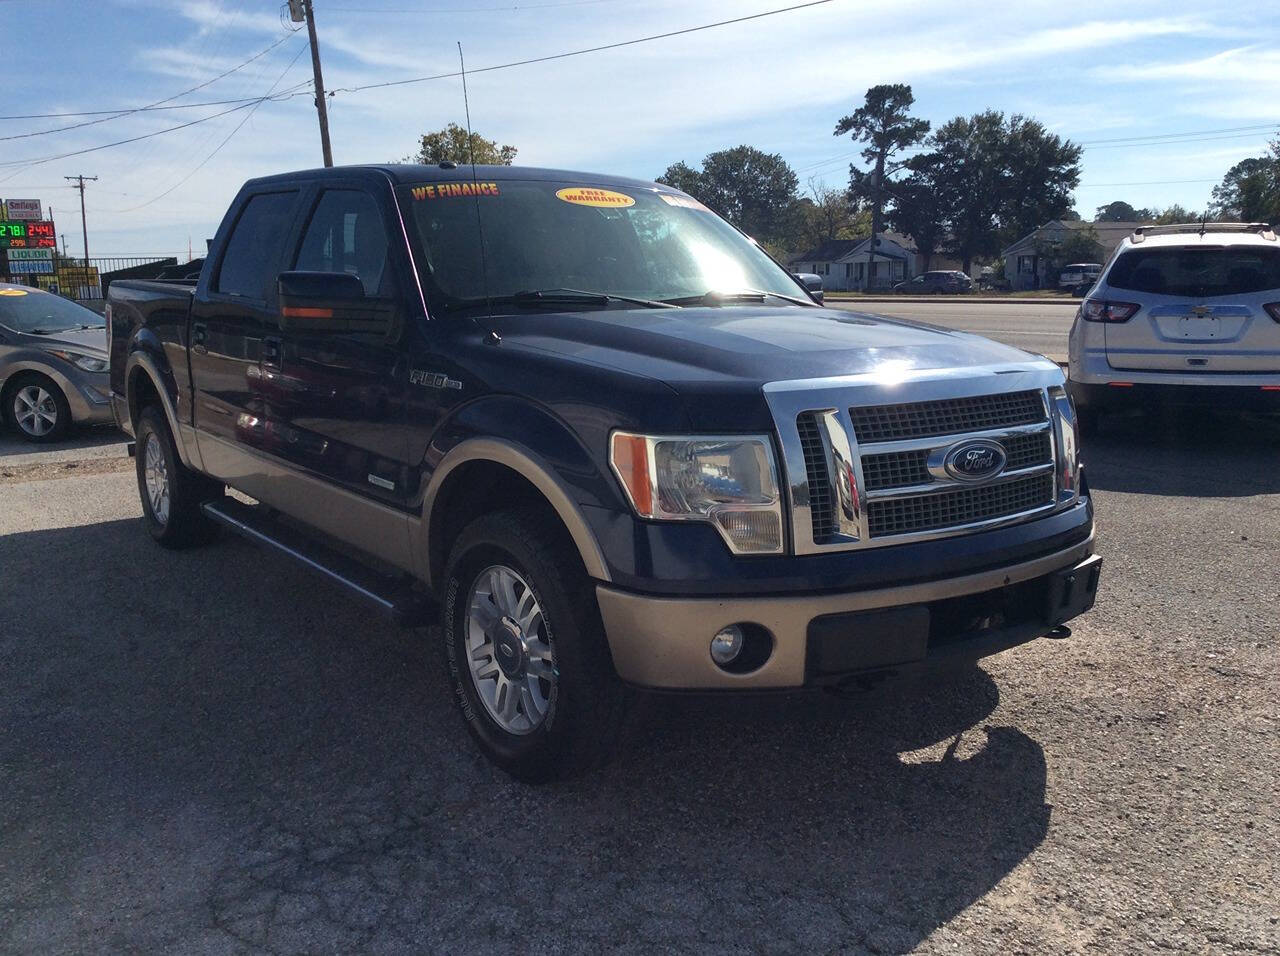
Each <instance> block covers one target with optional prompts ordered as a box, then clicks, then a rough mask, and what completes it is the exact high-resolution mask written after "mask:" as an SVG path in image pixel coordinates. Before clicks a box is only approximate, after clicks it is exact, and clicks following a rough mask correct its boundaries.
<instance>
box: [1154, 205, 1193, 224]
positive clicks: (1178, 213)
mask: <svg viewBox="0 0 1280 956" xmlns="http://www.w3.org/2000/svg"><path fill="white" fill-rule="evenodd" d="M1152 219H1154V221H1155V224H1156V225H1157V226H1176V225H1178V224H1179V223H1184V222H1199V221H1200V219H1201V214H1200V213H1198V212H1191V211H1190V210H1189V209H1185V208H1184V207H1182V206H1179V205H1178V204H1177V203H1174V204H1173V205H1172V206H1168V207H1166V208H1165V209H1161V210H1160V211H1159V212H1157V213H1156V214H1155V215H1154V216H1153V217H1152Z"/></svg>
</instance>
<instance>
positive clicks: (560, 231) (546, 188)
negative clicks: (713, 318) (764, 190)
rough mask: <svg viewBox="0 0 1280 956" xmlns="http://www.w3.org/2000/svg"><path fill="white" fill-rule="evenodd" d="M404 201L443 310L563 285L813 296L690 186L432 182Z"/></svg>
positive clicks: (619, 292)
mask: <svg viewBox="0 0 1280 956" xmlns="http://www.w3.org/2000/svg"><path fill="white" fill-rule="evenodd" d="M401 202H402V204H403V206H404V208H406V209H409V210H411V215H410V216H409V217H408V219H409V220H410V223H411V231H412V232H414V233H415V234H416V235H415V236H414V241H415V242H416V244H417V247H418V252H419V254H420V256H419V257H420V259H421V261H422V262H423V263H424V268H423V271H424V273H425V275H424V279H425V281H426V285H427V292H428V297H429V298H430V299H431V300H432V307H433V308H436V309H445V310H451V309H455V310H456V309H463V308H467V307H473V306H484V305H485V303H486V301H493V300H498V301H496V302H495V305H504V304H510V300H511V297H518V296H519V294H520V293H530V292H557V291H558V292H560V293H562V294H563V295H562V297H561V299H559V300H556V301H562V300H563V298H564V297H566V296H567V293H569V292H571V291H572V292H577V293H581V292H590V293H596V294H601V293H602V294H604V295H609V296H618V297H621V299H623V300H625V299H631V300H635V301H633V302H627V301H613V300H601V299H596V300H594V301H593V300H588V299H586V298H585V297H581V302H580V303H579V304H580V305H584V306H587V305H595V306H596V307H603V306H605V305H615V306H621V307H624V308H627V307H639V306H640V305H641V304H642V303H643V302H648V303H650V304H654V303H661V302H672V301H677V300H688V299H692V298H695V297H701V296H703V295H705V294H706V293H708V292H720V293H732V292H742V291H746V290H753V291H755V292H764V293H769V294H771V295H774V296H788V297H791V298H805V299H806V301H807V294H806V292H805V290H804V289H803V287H801V286H800V285H799V284H798V283H797V282H796V281H795V280H794V279H792V278H791V277H790V276H789V275H788V274H787V272H786V271H785V270H783V269H782V268H781V267H780V266H779V265H778V264H777V263H775V262H774V261H773V260H772V259H770V258H769V257H768V256H767V255H766V254H765V253H764V252H763V251H762V250H761V249H760V248H759V247H758V246H756V245H755V244H754V243H753V242H752V241H751V240H749V239H747V238H746V237H745V236H743V235H742V233H740V232H738V230H736V229H734V228H733V227H732V226H730V225H729V224H728V223H727V222H725V221H724V220H723V219H721V218H720V217H719V216H717V215H715V213H713V212H711V211H710V210H709V209H707V208H706V207H705V206H703V205H702V204H701V203H698V202H696V201H694V200H692V199H690V198H688V197H687V196H682V195H676V194H673V193H664V192H658V191H657V190H655V189H653V188H652V187H649V188H629V187H617V188H613V187H609V188H605V187H596V186H584V185H582V184H575V183H565V182H537V181H526V180H502V181H499V182H480V183H479V184H472V183H470V182H449V183H423V184H421V185H418V186H410V187H404V188H403V189H402V191H401ZM481 234H483V236H484V248H483V250H481V245H480V235H481ZM482 252H483V254H482ZM504 299H505V300H507V302H506V303H504V302H502V300H504ZM522 301H524V302H525V304H526V305H528V304H529V300H528V299H527V298H526V299H524V300H522ZM548 301H550V300H548ZM769 301H770V304H774V305H777V304H784V303H782V302H781V301H780V300H777V299H774V298H771V299H770V300H769ZM679 304H689V303H687V302H680V303H679Z"/></svg>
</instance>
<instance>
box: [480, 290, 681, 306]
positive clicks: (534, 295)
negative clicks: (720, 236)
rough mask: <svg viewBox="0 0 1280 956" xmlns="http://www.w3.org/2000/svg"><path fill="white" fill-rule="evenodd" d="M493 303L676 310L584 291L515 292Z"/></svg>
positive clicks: (653, 300)
mask: <svg viewBox="0 0 1280 956" xmlns="http://www.w3.org/2000/svg"><path fill="white" fill-rule="evenodd" d="M493 301H495V302H510V303H513V304H515V305H525V304H537V303H542V302H546V303H549V304H553V305H554V304H558V303H562V302H584V303H585V302H591V303H596V304H599V305H608V304H609V303H610V302H629V303H631V304H632V305H642V306H644V307H645V308H646V309H678V308H680V306H679V305H677V304H676V303H674V302H659V301H658V300H657V299H639V298H635V297H633V296H629V295H614V294H613V293H612V292H587V291H585V290H584V289H561V288H557V289H539V290H537V291H536V292H530V291H526V292H517V293H515V294H514V295H508V296H502V297H500V298H496V299H494V300H493Z"/></svg>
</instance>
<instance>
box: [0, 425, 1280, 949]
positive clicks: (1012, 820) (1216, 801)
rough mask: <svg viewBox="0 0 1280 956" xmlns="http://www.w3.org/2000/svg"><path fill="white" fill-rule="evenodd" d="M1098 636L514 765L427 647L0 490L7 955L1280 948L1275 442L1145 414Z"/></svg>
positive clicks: (121, 520)
mask: <svg viewBox="0 0 1280 956" xmlns="http://www.w3.org/2000/svg"><path fill="white" fill-rule="evenodd" d="M1086 457H1087V460H1088V474H1089V478H1090V483H1091V486H1092V488H1093V491H1094V495H1095V501H1096V505H1097V509H1098V515H1099V518H1098V523H1099V542H1098V549H1099V551H1100V552H1101V553H1102V554H1103V555H1104V556H1105V560H1106V564H1105V568H1104V574H1103V583H1102V589H1101V593H1100V596H1099V603H1098V606H1097V607H1096V608H1095V609H1094V610H1093V611H1092V612H1091V613H1090V614H1089V615H1087V616H1086V617H1084V618H1082V619H1080V620H1079V621H1078V622H1075V623H1074V627H1073V629H1074V632H1075V633H1074V636H1072V637H1071V638H1070V639H1067V640H1061V641H1049V640H1041V641H1037V642H1035V643H1033V644H1031V645H1028V646H1026V647H1023V648H1019V649H1015V650H1012V651H1009V652H1006V653H1004V654H1001V655H998V656H996V657H994V658H990V659H988V660H987V661H985V662H983V663H982V665H981V666H980V667H969V668H965V669H962V670H960V671H957V672H954V673H951V674H949V675H938V676H934V677H932V678H928V679H918V680H915V681H895V682H890V683H887V684H882V685H881V686H880V687H879V688H878V689H876V690H874V691H871V692H867V693H862V694H857V695H854V696H852V697H850V698H848V699H844V698H839V697H835V696H830V695H822V694H807V695H794V696H776V697H775V696H768V697H757V698H724V697H722V698H706V697H646V698H643V699H642V701H641V706H640V708H639V709H638V710H637V712H636V713H635V714H634V716H633V719H632V721H631V725H630V727H629V728H628V729H627V731H626V732H625V734H624V736H623V738H622V740H621V741H620V747H619V752H618V755H617V758H616V759H615V760H614V762H613V763H612V764H611V765H610V766H609V767H607V768H605V769H604V770H602V771H599V772H597V773H594V774H591V775H589V776H587V777H584V778H582V779H579V780H576V781H574V782H572V783H567V784H559V785H554V786H548V787H541V788H529V787H525V786H522V785H520V784H516V783H513V782H512V781H511V780H509V779H508V778H506V777H505V776H504V775H503V774H501V773H500V772H498V771H496V770H494V769H493V768H492V767H491V766H490V765H489V764H487V763H486V762H485V761H484V760H483V759H482V758H481V757H480V756H479V754H478V753H477V752H476V751H475V749H474V748H473V747H472V745H471V743H470V741H469V740H468V738H467V736H466V734H465V732H464V729H463V726H462V722H461V720H460V718H459V717H458V716H457V715H456V714H455V712H454V707H453V705H452V703H451V702H450V700H449V690H448V684H447V682H446V680H445V677H444V665H443V662H442V660H441V656H442V655H440V654H439V653H437V651H436V649H435V647H434V645H433V644H432V643H431V640H430V637H429V632H428V631H425V630H412V631H400V630H396V629H395V628H394V627H392V626H390V625H388V624H386V623H384V622H383V621H381V620H380V619H377V618H374V617H371V616H370V615H369V614H368V612H367V611H366V609H365V607H364V606H362V605H359V604H356V603H353V602H352V601H351V600H350V599H348V598H347V597H346V596H345V595H344V594H342V593H340V592H338V591H337V590H335V589H333V588H332V587H330V586H328V585H326V584H324V583H323V582H321V581H320V580H318V579H317V578H315V577H313V576H310V575H308V574H307V573H306V572H305V571H303V570H301V569H299V568H297V567H295V566H293V565H291V564H289V563H287V562H286V561H284V560H283V559H281V558H278V557H276V556H274V555H271V554H268V553H266V552H264V551H262V550H259V549H256V548H254V547H252V546H250V545H248V544H246V543H244V542H242V541H240V540H238V539H235V538H223V539H221V540H220V541H218V542H216V543H215V544H214V545H212V546H210V547H207V548H204V549H201V550H196V551H188V552H169V551H165V550H162V549H161V548H159V547H157V546H156V545H154V544H153V543H152V542H151V541H150V539H149V538H148V537H147V536H146V534H145V532H144V530H143V529H142V527H141V525H140V519H139V513H140V512H139V506H138V501H137V496H136V495H137V493H136V489H135V486H134V479H133V475H132V474H131V473H130V472H129V471H128V470H127V469H128V464H127V462H118V464H119V465H120V467H121V470H120V471H117V472H114V473H112V472H108V473H104V474H95V475H89V476H74V475H72V476H71V477H58V478H52V479H47V480H39V481H27V480H22V478H21V473H20V472H18V471H14V472H13V474H14V475H15V476H17V477H12V478H9V479H5V478H3V477H0V501H3V503H4V507H3V508H0V582H2V583H0V587H2V591H0V594H2V595H3V598H2V599H0V673H2V674H3V675H4V685H3V686H4V688H5V689H4V691H3V692H0V803H2V805H3V813H2V814H0V952H14V953H29V952H41V953H45V952H48V953H102V952H181V953H219V954H221V953H281V954H282V953H343V954H345V953H352V952H358V951H365V952H377V953H421V952H564V951H574V952H583V951H586V952H598V951H602V950H605V949H609V950H621V951H624V952H635V953H646V954H647V953H650V952H653V951H655V950H659V949H661V950H678V951H697V952H730V951H733V952H740V951H744V950H749V951H759V952H779V953H781V952H799V951H806V952H809V951H812V952H833V951H840V952H852V953H860V952H874V953H891V952H905V951H909V950H913V949H914V950H919V951H921V952H930V953H942V952H947V953H953V952H961V953H990V952H1027V953H1032V952H1034V953H1041V952H1092V953H1113V952H1126V953H1128V952H1137V951H1148V950H1156V949H1161V950H1171V951H1179V952H1187V953H1209V952H1213V953H1230V952H1239V953H1245V952H1248V953H1260V952H1276V951H1278V950H1280V925H1277V924H1278V921H1280V898H1278V891H1277V887H1278V886H1280V864H1278V862H1277V861H1280V799H1278V793H1277V789H1276V786H1277V785H1276V767H1277V764H1278V758H1280V744H1278V743H1277V742H1278V741H1280V734H1278V731H1280V723H1278V722H1280V685H1278V682H1277V676H1276V675H1277V640H1278V639H1280V628H1278V627H1277V623H1276V617H1275V609H1276V607H1277V606H1280V469H1277V468H1276V467H1275V465H1276V462H1277V460H1280V425H1277V424H1276V422H1274V421H1264V420H1262V419H1253V418H1247V419H1242V418H1238V417H1234V416H1225V415H1223V416H1205V417H1197V418H1188V419H1176V420H1174V419H1165V420H1161V421H1156V422H1152V421H1148V420H1145V419H1131V420H1130V419H1123V418H1118V419H1115V420H1112V421H1109V422H1108V423H1107V427H1106V429H1105V431H1104V432H1103V434H1102V436H1101V437H1100V438H1099V439H1098V440H1097V441H1095V442H1093V443H1091V444H1090V445H1088V446H1087V448H1086Z"/></svg>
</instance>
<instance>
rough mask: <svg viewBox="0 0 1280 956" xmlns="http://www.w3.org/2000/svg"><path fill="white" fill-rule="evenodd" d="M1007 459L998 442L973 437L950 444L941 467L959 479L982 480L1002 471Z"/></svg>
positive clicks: (1002, 447)
mask: <svg viewBox="0 0 1280 956" xmlns="http://www.w3.org/2000/svg"><path fill="white" fill-rule="evenodd" d="M1008 460H1009V457H1008V455H1007V454H1006V453H1005V450H1004V446H1003V445H1001V444H1000V443H999V442H994V441H989V440H987V439H985V438H975V439H973V440H972V441H964V442H960V443H959V444H958V445H952V446H951V448H950V449H948V450H947V455H946V457H945V458H944V459H943V467H945V468H946V470H947V474H948V475H950V476H951V477H952V478H956V479H958V480H960V481H982V480H983V479H985V478H994V477H995V476H996V475H998V474H1000V472H1002V471H1004V466H1005V463H1006V462H1007V461H1008Z"/></svg>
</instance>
